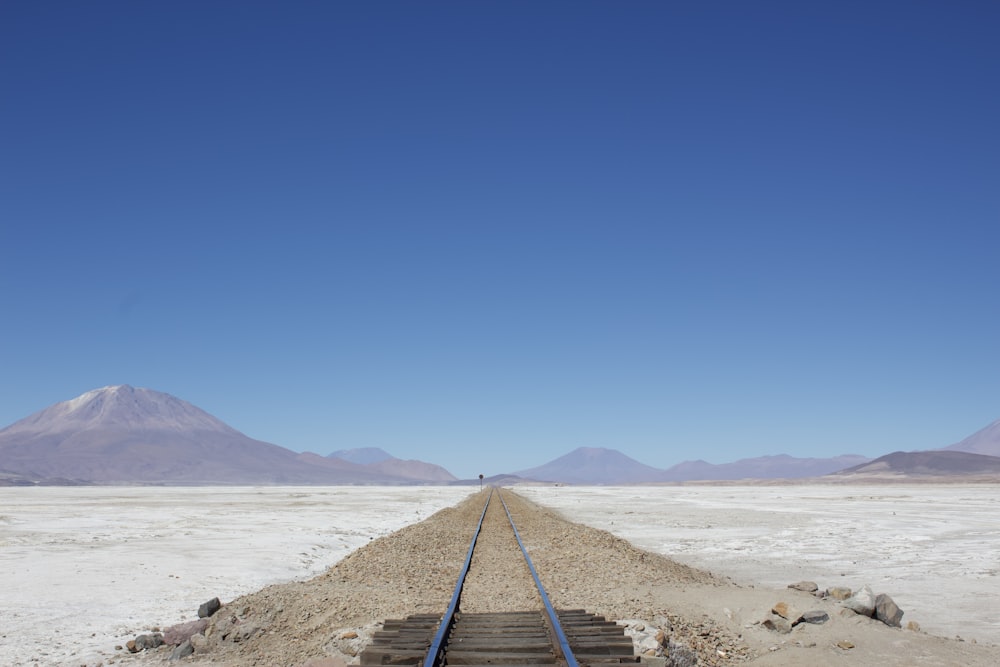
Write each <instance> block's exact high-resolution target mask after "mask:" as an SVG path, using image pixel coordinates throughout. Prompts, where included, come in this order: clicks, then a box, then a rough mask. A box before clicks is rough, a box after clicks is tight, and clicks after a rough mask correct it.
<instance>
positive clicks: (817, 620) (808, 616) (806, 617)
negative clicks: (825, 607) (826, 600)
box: [799, 609, 830, 625]
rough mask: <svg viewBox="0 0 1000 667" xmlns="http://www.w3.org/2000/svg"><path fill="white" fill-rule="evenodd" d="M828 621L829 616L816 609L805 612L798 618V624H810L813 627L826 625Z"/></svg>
mask: <svg viewBox="0 0 1000 667" xmlns="http://www.w3.org/2000/svg"><path fill="white" fill-rule="evenodd" d="M829 620H830V615H829V614H828V613H826V612H825V611H820V610H818V609H814V610H812V611H807V612H805V613H804V614H802V617H801V618H799V621H800V622H802V623H812V624H813V625H820V624H822V623H826V622H827V621H829Z"/></svg>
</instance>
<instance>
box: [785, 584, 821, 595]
mask: <svg viewBox="0 0 1000 667" xmlns="http://www.w3.org/2000/svg"><path fill="white" fill-rule="evenodd" d="M788 587H789V588H793V589H795V590H797V591H804V592H806V593H815V592H816V591H818V590H819V586H817V585H816V582H815V581H799V582H796V583H794V584H788Z"/></svg>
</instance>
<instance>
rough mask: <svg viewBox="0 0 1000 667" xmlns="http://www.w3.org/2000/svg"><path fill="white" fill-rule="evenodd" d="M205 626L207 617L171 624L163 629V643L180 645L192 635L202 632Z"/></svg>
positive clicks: (206, 625)
mask: <svg viewBox="0 0 1000 667" xmlns="http://www.w3.org/2000/svg"><path fill="white" fill-rule="evenodd" d="M207 627H208V619H207V618H199V619H198V620H197V621H188V622H187V623H178V624H177V625H171V626H170V627H169V628H167V629H166V630H164V631H163V643H165V644H170V645H171V646H180V645H181V644H183V643H184V642H186V641H187V640H189V639H191V636H192V635H196V634H199V633H202V632H204V631H205V628H207Z"/></svg>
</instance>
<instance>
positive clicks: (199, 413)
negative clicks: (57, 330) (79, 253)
mask: <svg viewBox="0 0 1000 667" xmlns="http://www.w3.org/2000/svg"><path fill="white" fill-rule="evenodd" d="M314 456H315V459H312V458H310V457H308V456H305V455H302V454H298V453H296V452H293V451H291V450H289V449H285V448H284V447H280V446H278V445H275V444H272V443H269V442H263V441H260V440H254V439H253V438H250V437H248V436H246V435H244V434H243V433H241V432H239V431H237V430H236V429H234V428H232V427H231V426H229V425H228V424H225V423H224V422H222V421H220V420H219V419H217V418H215V417H213V416H212V415H210V414H209V413H207V412H205V411H204V410H202V409H200V408H198V407H196V406H194V405H192V404H190V403H188V402H186V401H183V400H181V399H179V398H177V397H175V396H171V395H170V394H165V393H163V392H157V391H154V390H152V389H142V388H134V387H131V386H129V385H112V386H108V387H101V388H100V389H94V390H91V391H88V392H85V393H84V394H81V395H80V396H77V397H76V398H73V399H70V400H68V401H62V402H60V403H56V404H54V405H52V406H49V407H48V408H45V409H43V410H40V411H38V412H36V413H33V414H31V415H28V416H27V417H25V418H24V419H21V420H19V421H17V422H15V423H14V424H11V425H10V426H8V427H6V428H4V429H2V430H0V468H2V469H3V470H5V471H7V472H10V473H15V474H17V475H20V476H22V477H26V478H30V479H34V480H36V481H39V482H45V480H51V479H59V478H65V479H69V480H79V481H86V482H94V483H102V484H135V483H141V484H149V483H154V484H156V483H163V484H415V483H427V482H429V481H430V480H426V479H422V478H419V468H414V470H416V471H417V472H414V470H411V471H410V472H408V473H407V475H408V476H402V475H398V474H394V473H391V472H383V471H380V470H377V469H370V468H367V467H365V466H358V465H355V464H347V465H338V464H337V463H335V461H334V460H330V459H325V458H324V457H320V456H319V455H314ZM320 461H322V462H323V464H322V465H321V464H320V463H319V462H320ZM344 463H345V464H346V463H347V462H344ZM11 479H15V478H11Z"/></svg>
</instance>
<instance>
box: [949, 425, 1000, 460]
mask: <svg viewBox="0 0 1000 667" xmlns="http://www.w3.org/2000/svg"><path fill="white" fill-rule="evenodd" d="M944 449H945V450H948V451H956V452H969V453H970V454H986V455H987V456H1000V419H998V420H996V421H995V422H993V423H992V424H990V425H989V426H987V427H986V428H983V429H980V430H978V431H976V432H975V433H973V434H972V435H970V436H969V437H968V438H965V439H964V440H962V441H960V442H956V443H955V444H954V445H949V446H948V447H945V448H944Z"/></svg>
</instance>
